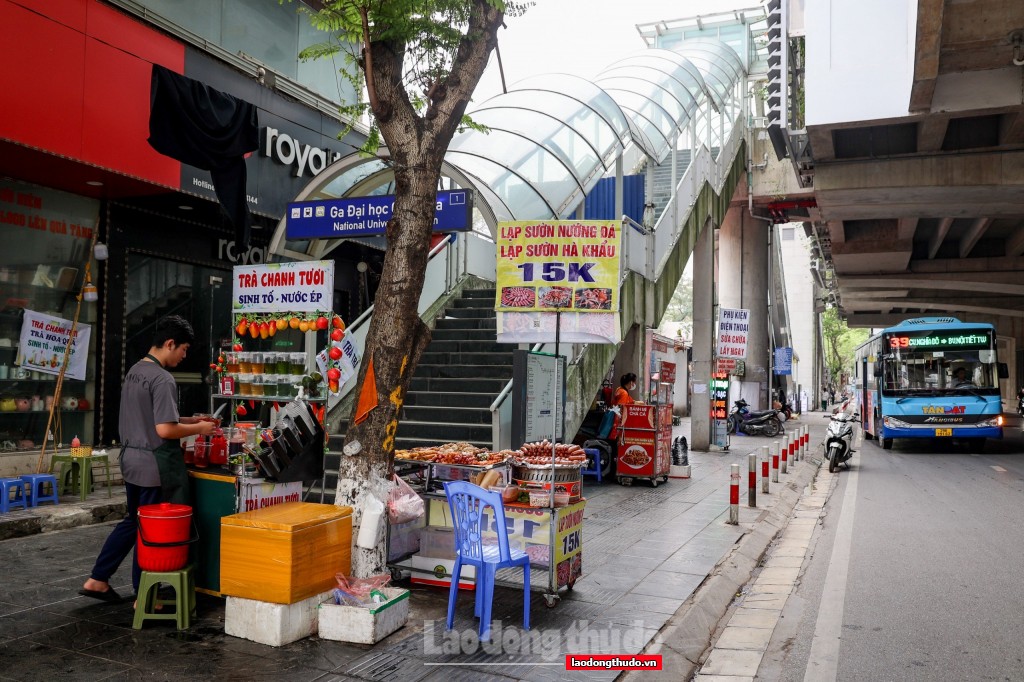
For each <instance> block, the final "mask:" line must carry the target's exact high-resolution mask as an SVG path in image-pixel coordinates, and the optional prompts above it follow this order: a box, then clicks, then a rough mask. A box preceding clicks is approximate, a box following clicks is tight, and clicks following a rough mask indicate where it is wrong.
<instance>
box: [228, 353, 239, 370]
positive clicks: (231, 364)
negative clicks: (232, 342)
mask: <svg viewBox="0 0 1024 682" xmlns="http://www.w3.org/2000/svg"><path fill="white" fill-rule="evenodd" d="M238 356H239V353H236V352H234V351H232V352H230V353H225V359H226V360H227V363H228V374H238V372H239V371H241V370H240V369H239V362H238Z"/></svg>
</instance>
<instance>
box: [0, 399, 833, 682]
mask: <svg viewBox="0 0 1024 682" xmlns="http://www.w3.org/2000/svg"><path fill="white" fill-rule="evenodd" d="M815 417H816V419H815ZM812 420H813V421H812ZM798 423H799V422H798ZM804 423H809V424H810V425H811V427H812V430H811V432H812V436H813V435H814V434H815V433H816V432H820V433H824V428H825V424H827V422H826V421H825V420H823V419H821V418H820V413H818V414H817V415H815V414H812V415H809V417H808V419H807V420H806V422H804ZM794 425H796V424H795V423H789V424H787V427H792V426H794ZM815 425H817V426H815ZM674 433H675V435H685V436H687V437H689V423H688V420H684V423H682V424H681V425H680V426H678V427H676V428H675V429H674ZM773 440H777V439H765V438H752V437H747V438H734V439H733V443H732V447H731V449H730V451H728V452H710V453H700V452H692V451H691V453H690V462H691V466H692V469H693V471H692V478H690V479H688V480H677V479H673V480H671V481H670V482H669V483H667V484H663V485H659V486H658V487H657V488H652V487H651V486H650V484H649V483H647V482H643V481H637V482H635V483H634V484H633V485H632V486H630V487H623V486H619V485H617V484H616V483H614V482H608V481H606V482H605V483H604V484H602V485H598V484H596V483H594V482H593V480H592V479H590V478H587V479H586V482H585V489H584V494H585V495H586V497H587V498H588V503H587V507H586V514H585V520H584V526H583V538H584V539H583V572H584V575H583V577H582V578H580V579H579V581H578V582H577V583H576V586H575V589H573V590H572V591H571V592H564V593H563V599H562V601H561V603H560V604H559V605H558V606H557V607H555V608H551V609H549V608H546V607H545V605H544V600H543V599H542V598H541V596H540V594H539V593H534V594H533V598H532V603H531V626H532V627H531V630H530V631H529V632H528V633H527V632H524V631H522V629H521V625H522V593H521V591H519V590H515V589H510V588H505V587H499V588H498V589H497V590H496V594H495V605H494V617H495V619H496V620H497V619H500V621H501V629H500V630H496V631H495V637H494V641H495V643H496V644H495V646H490V645H487V646H481V645H480V644H479V643H478V642H476V639H475V634H474V633H475V632H476V621H475V619H474V618H473V615H472V614H473V609H472V604H473V600H472V598H470V597H469V596H468V595H462V596H460V599H459V603H458V609H457V617H456V623H455V630H454V631H453V633H448V634H446V633H445V631H444V617H445V612H446V607H447V592H446V591H445V590H440V589H434V588H421V587H419V586H413V588H412V591H413V594H412V598H411V605H412V616H411V619H410V622H409V624H408V625H407V626H406V627H405V628H403V629H401V630H399V631H398V632H396V633H395V634H394V635H392V636H391V637H389V638H388V639H386V640H384V641H383V642H380V643H378V644H377V645H376V646H372V647H371V646H361V645H349V644H342V643H338V642H331V641H326V640H320V639H317V638H316V637H313V638H310V639H306V640H302V641H300V642H296V643H294V644H291V645H288V646H285V647H280V648H273V647H267V646H263V645H259V644H255V643H252V642H248V641H246V640H240V639H236V638H234V637H229V636H227V635H225V634H224V627H223V617H224V606H223V601H221V600H219V599H214V598H210V597H205V596H203V595H200V602H199V617H198V620H197V622H196V623H195V624H194V626H193V627H192V628H191V629H190V630H188V631H186V632H182V633H178V632H177V631H175V630H174V629H173V626H172V625H171V624H170V623H167V624H164V623H158V624H147V625H146V627H145V628H144V629H143V630H140V631H136V630H132V629H131V620H132V610H131V601H130V599H128V600H126V601H125V602H124V603H122V604H118V605H107V604H102V603H100V602H96V601H93V600H90V599H87V598H85V597H80V596H78V595H77V590H78V588H79V587H80V586H81V584H82V582H83V581H84V579H85V577H86V575H87V574H88V572H89V570H90V568H91V565H92V562H93V560H94V558H95V556H96V553H97V552H98V550H99V547H100V545H101V544H102V542H103V540H104V539H105V538H106V535H107V534H108V533H109V531H110V525H109V524H101V525H93V526H84V527H80V528H73V529H70V530H65V531H59V532H51V533H43V534H39V535H34V536H30V537H24V538H14V539H10V540H6V541H4V542H0V552H3V560H2V561H3V565H4V568H5V576H6V577H7V580H6V581H5V583H4V585H3V586H0V678H10V679H20V680H26V679H40V680H42V679H47V680H51V679H75V680H79V679H82V680H85V679H94V680H100V679H112V680H122V679H123V680H129V679H137V678H143V677H144V678H146V679H165V680H179V679H190V680H191V679H194V680H204V679H211V680H212V679H245V680H249V679H288V680H353V679H356V680H392V679H394V680H403V681H411V682H415V681H417V680H446V681H447V682H455V681H457V680H484V681H486V680H505V681H507V680H509V679H519V680H560V679H567V680H572V679H579V680H611V679H614V678H616V677H617V676H618V675H619V673H618V672H616V671H609V672H586V673H582V672H577V673H569V672H566V671H565V668H564V665H565V658H564V656H565V654H566V653H567V652H581V653H587V652H589V653H601V652H603V653H639V652H641V651H644V650H650V649H652V648H656V647H661V648H663V649H664V651H665V655H666V663H667V664H670V665H667V666H666V668H667V669H666V670H665V671H664V673H662V674H661V675H657V676H653V675H650V674H645V675H643V678H644V679H676V680H678V679H688V675H687V676H683V675H681V674H680V673H681V672H682V670H683V669H684V667H686V666H690V667H691V674H692V666H693V663H692V662H691V661H690V660H689V659H685V658H684V659H681V660H680V659H678V658H677V657H675V654H674V653H673V649H672V648H671V647H672V646H674V645H673V642H674V641H675V639H674V638H683V639H686V640H687V641H693V642H695V643H698V642H700V641H703V642H705V644H704V645H701V646H700V648H699V649H698V652H697V653H698V655H699V653H700V652H701V651H703V649H704V647H705V646H706V642H707V641H708V640H710V637H711V634H712V632H713V631H714V629H715V626H716V625H717V623H718V620H719V619H720V618H721V616H722V615H723V614H724V613H725V610H726V607H727V606H728V600H727V601H726V602H725V603H724V604H722V605H721V606H720V607H718V610H717V612H710V611H708V612H704V613H702V619H700V620H697V619H694V618H693V616H692V614H693V607H694V605H695V604H698V605H701V604H703V605H709V604H712V603H713V601H714V600H712V599H709V598H707V597H705V596H702V595H704V594H706V593H707V592H709V591H710V592H713V593H714V594H716V595H717V594H719V592H720V591H721V590H719V589H718V588H717V587H716V586H720V585H725V584H726V583H725V582H723V581H724V576H727V577H728V579H729V581H731V582H730V583H729V584H730V585H733V584H738V585H743V584H745V583H746V581H747V579H749V576H750V574H751V573H752V572H753V570H754V567H755V566H756V560H752V563H751V564H750V566H749V568H748V569H744V568H743V567H742V566H741V565H740V564H741V563H742V562H739V561H738V560H737V551H738V550H740V549H742V548H744V547H746V546H747V545H750V546H751V547H753V545H751V543H750V539H751V538H753V539H754V540H756V542H755V543H753V544H760V543H762V542H763V546H764V547H767V545H768V543H769V542H770V541H771V539H772V538H773V537H774V536H775V534H776V533H777V531H778V529H779V528H780V527H782V526H783V519H784V518H785V519H788V511H789V510H788V509H786V504H787V499H788V497H789V496H790V495H792V491H793V488H794V486H795V485H796V481H797V480H798V479H799V478H800V477H809V476H810V472H811V471H813V470H814V468H816V465H815V464H814V463H813V462H810V461H807V462H801V463H797V464H796V465H795V466H794V467H793V468H792V469H791V473H790V474H789V475H787V476H783V483H782V484H773V490H772V493H771V494H769V495H761V494H760V488H759V489H758V492H759V495H758V508H756V509H749V508H747V507H746V506H745V505H746V491H745V489H744V490H743V491H742V494H741V502H742V505H741V514H740V524H739V525H738V526H732V525H728V524H727V523H726V521H727V519H728V486H729V469H730V465H731V464H733V463H738V464H742V470H743V471H744V472H745V471H746V455H747V453H748V452H751V451H759V446H760V445H762V444H770V443H771V442H772V441H773ZM818 440H819V441H820V437H819V438H818ZM814 442H815V439H814V438H813V437H812V443H814ZM743 480H744V488H745V481H746V477H745V476H744V478H743ZM801 487H802V486H801ZM780 501H781V502H782V503H783V504H781V505H780V504H779V503H780ZM776 506H779V510H778V511H777V512H773V508H774V507H776ZM790 509H791V507H790ZM783 512H785V513H783ZM747 549H748V551H753V552H754V554H755V555H756V556H757V557H758V558H759V557H760V556H761V555H763V552H764V549H763V548H762V549H761V550H760V551H757V550H756V549H750V547H748V548H747ZM744 571H746V573H745V575H744ZM112 584H113V585H114V586H115V587H116V588H117V589H118V591H119V592H120V593H121V594H122V595H125V596H126V597H127V596H128V595H129V593H130V592H131V588H130V585H129V577H128V570H127V567H123V568H122V569H121V571H119V573H118V574H117V575H115V576H114V578H113V580H112ZM727 590H732V591H731V592H729V593H728V594H727V595H726V596H727V597H728V598H730V599H731V597H732V596H733V595H735V592H736V588H735V587H734V586H730V587H728V588H727ZM688 614H689V615H688ZM498 635H500V636H501V638H500V639H499V637H498ZM693 660H696V657H694V658H693Z"/></svg>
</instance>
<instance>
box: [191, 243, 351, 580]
mask: <svg viewBox="0 0 1024 682" xmlns="http://www.w3.org/2000/svg"><path fill="white" fill-rule="evenodd" d="M333 268H334V264H333V262H331V261H316V262H302V263H272V264H265V265H250V266H237V267H235V268H234V273H233V276H234V286H233V297H232V309H233V317H234V319H233V327H234V337H233V338H232V339H231V342H230V343H229V344H228V343H225V347H224V348H222V349H221V352H220V354H219V356H218V357H217V359H216V360H217V361H216V362H215V363H212V364H211V369H212V370H214V372H215V373H216V377H217V380H218V381H217V390H216V391H215V393H214V395H213V397H212V401H211V408H213V407H216V409H212V414H207V415H197V416H196V418H199V419H211V420H214V421H217V422H218V426H219V427H220V426H221V421H222V420H221V419H219V418H218V417H217V415H219V414H221V413H226V414H225V418H224V419H223V427H221V428H218V429H217V430H216V431H215V432H214V433H213V434H212V435H211V436H209V437H203V436H196V437H193V438H190V439H188V440H187V441H186V442H185V443H184V444H183V449H184V454H185V463H186V467H187V469H188V474H189V479H190V490H191V497H192V499H191V505H192V507H193V510H194V511H193V516H194V519H195V522H196V527H197V530H198V535H199V541H198V542H197V543H196V549H195V553H196V555H195V557H194V559H195V564H196V571H195V576H196V589H198V590H200V591H203V592H207V593H210V594H215V595H220V594H221V584H220V570H221V564H222V559H223V558H224V557H222V556H221V526H222V519H223V518H224V517H227V516H231V515H235V514H239V513H246V512H252V511H256V510H260V509H265V508H268V507H272V506H275V505H278V504H283V503H288V502H299V501H301V500H302V497H303V494H302V491H303V485H304V483H308V482H311V481H314V480H316V479H322V477H323V475H324V443H325V439H326V436H325V429H324V425H323V418H324V412H325V405H326V400H327V398H326V396H327V391H329V390H334V391H336V390H337V386H338V382H339V380H340V376H341V373H342V372H341V369H340V368H339V367H338V366H337V365H339V364H340V363H339V362H338V360H339V358H341V357H343V355H344V354H343V353H342V352H341V349H340V346H341V344H342V343H344V341H345V339H344V323H343V322H341V319H340V318H338V317H337V316H335V315H333V313H332V312H331V306H332V297H333V273H334V269H333Z"/></svg>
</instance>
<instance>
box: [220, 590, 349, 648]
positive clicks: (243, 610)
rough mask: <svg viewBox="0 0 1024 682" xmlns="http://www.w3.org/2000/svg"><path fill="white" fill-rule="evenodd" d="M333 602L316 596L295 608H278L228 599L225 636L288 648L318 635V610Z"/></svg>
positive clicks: (238, 598)
mask: <svg viewBox="0 0 1024 682" xmlns="http://www.w3.org/2000/svg"><path fill="white" fill-rule="evenodd" d="M329 598H332V597H331V593H330V592H324V593H322V594H316V595H313V596H312V597H310V598H308V599H303V600H302V601H300V602H295V603H294V604H274V603H271V602H266V601H256V600H255V599H243V598H242V597H228V598H227V604H226V605H225V607H224V633H225V634H228V635H231V636H232V637H240V638H242V639H248V640H251V641H253V642H259V643H260V644H267V645H269V646H284V645H285V644H291V643H292V642H296V641H298V640H300V639H302V638H304V637H309V636H310V635H315V634H316V631H317V621H318V618H317V615H318V611H317V609H318V607H319V606H320V604H322V603H323V602H325V601H326V600H327V599H329Z"/></svg>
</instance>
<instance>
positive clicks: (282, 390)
mask: <svg viewBox="0 0 1024 682" xmlns="http://www.w3.org/2000/svg"><path fill="white" fill-rule="evenodd" d="M293 380H294V377H293V376H292V375H291V374H278V375H277V394H278V395H279V396H281V397H282V398H294V397H295V395H296V391H295V384H294V381H293Z"/></svg>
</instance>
